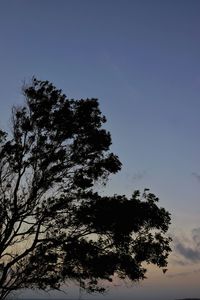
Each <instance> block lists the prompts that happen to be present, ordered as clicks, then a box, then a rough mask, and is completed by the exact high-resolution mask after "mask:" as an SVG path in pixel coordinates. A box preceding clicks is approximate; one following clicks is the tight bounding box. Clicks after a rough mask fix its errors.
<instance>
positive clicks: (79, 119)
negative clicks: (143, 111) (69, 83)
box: [0, 78, 171, 299]
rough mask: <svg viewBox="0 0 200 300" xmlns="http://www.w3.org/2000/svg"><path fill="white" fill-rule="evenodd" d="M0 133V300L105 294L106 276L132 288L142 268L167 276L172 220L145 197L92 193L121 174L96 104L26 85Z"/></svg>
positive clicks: (46, 84) (47, 86)
mask: <svg viewBox="0 0 200 300" xmlns="http://www.w3.org/2000/svg"><path fill="white" fill-rule="evenodd" d="M23 92H24V96H25V99H26V103H25V105H24V106H22V107H14V108H13V111H12V132H11V133H9V134H6V133H5V132H3V131H2V130H0V189H1V193H0V233H1V234H0V260H1V261H0V299H5V298H6V297H7V295H9V293H10V292H12V291H15V290H18V289H23V288H39V289H43V290H48V289H60V287H61V285H62V284H63V283H64V282H66V281H67V280H74V281H75V282H77V283H78V284H80V287H81V288H84V289H86V290H87V291H88V292H95V291H97V292H103V291H104V288H103V287H102V286H101V285H100V282H101V281H102V280H108V281H112V279H113V276H114V275H116V274H117V275H118V276H119V277H120V278H129V279H130V280H131V281H133V282H134V281H138V280H140V279H144V278H145V272H146V269H145V267H144V263H152V264H155V265H157V266H158V267H161V268H163V272H166V266H167V257H168V254H169V252H170V250H171V249H170V246H169V243H170V238H168V237H167V235H166V233H167V230H168V226H169V224H170V214H169V213H168V212H167V211H166V210H165V209H164V208H159V207H158V206H157V202H158V198H157V197H156V196H155V195H154V194H152V193H150V192H149V190H148V189H146V190H145V191H144V193H143V194H142V195H140V192H139V191H135V192H134V194H133V195H132V197H131V198H130V199H127V197H126V196H123V195H122V196H120V195H114V196H110V197H105V196H101V195H99V194H98V193H97V192H95V188H94V185H95V182H97V181H99V180H100V181H101V182H104V183H106V180H107V178H108V176H109V175H110V174H112V173H116V172H118V171H119V170H120V169H121V163H120V161H119V159H118V157H117V156H116V155H114V154H113V153H111V152H109V148H110V145H111V135H110V133H109V132H107V131H106V130H105V129H103V128H102V125H103V124H104V123H105V122H106V118H105V117H104V116H103V115H102V114H101V111H100V109H99V103H98V100H97V99H86V100H83V99H81V100H73V99H68V98H67V97H66V96H65V95H64V94H63V93H62V91H61V90H57V89H56V88H55V87H54V86H53V85H52V84H51V83H50V82H48V81H40V80H37V79H36V78H34V79H33V81H32V83H31V85H29V86H25V87H24V89H23Z"/></svg>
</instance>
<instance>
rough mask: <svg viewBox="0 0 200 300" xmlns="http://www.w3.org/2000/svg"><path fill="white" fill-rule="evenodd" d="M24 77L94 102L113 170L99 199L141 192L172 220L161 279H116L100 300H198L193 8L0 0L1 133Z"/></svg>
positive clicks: (140, 0)
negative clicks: (131, 282)
mask: <svg viewBox="0 0 200 300" xmlns="http://www.w3.org/2000/svg"><path fill="white" fill-rule="evenodd" d="M33 75H35V76H36V77H37V78H38V79H42V80H49V81H52V82H53V83H54V84H55V85H56V86H57V87H58V88H62V89H63V91H64V92H65V93H66V94H67V96H68V97H73V98H86V97H97V98H99V101H100V108H101V110H102V112H103V113H104V114H105V115H106V117H107V119H108V122H107V124H106V128H107V129H108V130H110V131H111V134H112V139H113V146H112V150H113V151H114V152H115V153H116V154H118V155H119V157H120V159H121V161H122V163H123V169H122V171H121V172H120V173H119V175H116V176H113V177H112V178H111V179H110V182H109V184H108V186H107V188H104V192H105V193H107V194H113V193H119V194H126V195H131V193H132V192H133V190H134V189H144V188H145V187H148V188H150V189H151V191H152V192H154V193H155V194H156V195H158V196H159V198H160V205H161V206H164V207H165V208H167V209H168V210H169V211H170V212H171V213H172V226H171V228H170V234H171V235H172V236H173V238H174V242H173V248H174V251H173V253H172V255H171V257H170V260H169V271H168V273H167V274H165V275H163V274H162V272H161V271H156V270H155V269H152V268H150V273H149V278H148V279H147V280H146V281H145V282H143V283H142V284H139V285H135V286H134V287H130V286H129V287H126V285H125V284H122V283H118V282H117V280H116V286H114V287H111V288H110V293H108V294H107V295H106V296H105V297H104V298H103V299H105V300H107V299H122V298H123V299H124V300H126V299H137V300H148V299H154V300H158V299H159V300H161V299H162V300H169V299H175V298H181V297H200V287H199V286H200V285H199V275H200V247H199V245H200V195H199V190H200V159H199V157H200V130H199V129H200V1H198V0H196V1H195V0H188V1H186V0H182V1H180V0H165V1H164V0H157V1H156V0H146V1H145V0H136V1H135V0H130V1H127V0H123V1H122V0H120V1H118V0H109V1H106V0H101V1H98V0H79V1H77V0H73V1H72V0H71V1H67V0H57V1H56V0H54V1H51V0H43V1H41V0H32V1H31V0H30V1H27V0H15V1H11V0H2V1H0V126H1V127H2V128H4V129H7V128H8V126H9V116H10V109H11V107H12V105H17V104H20V103H22V102H23V96H22V95H21V86H22V84H23V83H24V81H26V82H29V80H30V79H31V77H32V76H33ZM70 293H71V294H70ZM70 293H69V297H70V295H72V296H74V295H75V296H74V297H76V295H77V290H76V289H74V288H70ZM27 295H28V296H34V297H40V296H41V294H38V293H36V294H33V293H32V292H30V291H27V292H26V293H22V294H21V296H24V297H27ZM59 296H60V297H63V294H61V295H59ZM84 297H85V298H87V295H84ZM97 298H99V297H97ZM100 298H101V297H100ZM95 299H96V298H95Z"/></svg>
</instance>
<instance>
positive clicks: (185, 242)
mask: <svg viewBox="0 0 200 300" xmlns="http://www.w3.org/2000/svg"><path fill="white" fill-rule="evenodd" d="M174 246H175V251H176V254H178V255H179V256H181V257H182V258H183V259H184V260H186V261H189V262H200V228H194V229H193V230H192V231H191V235H190V237H189V238H186V237H183V236H182V237H176V238H175V239H174ZM179 262H181V260H179ZM182 264H184V261H183V262H182Z"/></svg>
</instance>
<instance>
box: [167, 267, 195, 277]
mask: <svg viewBox="0 0 200 300" xmlns="http://www.w3.org/2000/svg"><path fill="white" fill-rule="evenodd" d="M194 273H200V269H196V270H193V271H186V272H178V273H174V274H168V275H167V277H169V278H175V277H182V276H188V275H191V274H194Z"/></svg>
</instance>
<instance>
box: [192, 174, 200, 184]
mask: <svg viewBox="0 0 200 300" xmlns="http://www.w3.org/2000/svg"><path fill="white" fill-rule="evenodd" d="M192 176H193V177H195V178H196V179H197V180H198V181H199V182H200V174H198V173H196V172H192Z"/></svg>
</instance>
